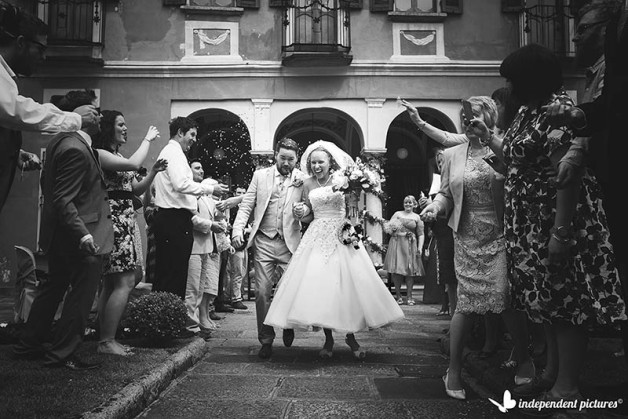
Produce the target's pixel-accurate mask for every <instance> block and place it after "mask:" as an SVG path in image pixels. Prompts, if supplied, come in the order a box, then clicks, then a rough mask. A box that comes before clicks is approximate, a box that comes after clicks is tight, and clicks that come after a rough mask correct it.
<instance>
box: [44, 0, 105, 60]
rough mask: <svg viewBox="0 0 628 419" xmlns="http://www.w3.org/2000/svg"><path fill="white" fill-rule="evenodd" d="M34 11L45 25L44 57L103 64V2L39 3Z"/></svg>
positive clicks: (62, 0) (60, 0)
mask: <svg viewBox="0 0 628 419" xmlns="http://www.w3.org/2000/svg"><path fill="white" fill-rule="evenodd" d="M37 12H38V16H39V18H41V19H42V20H43V21H44V22H46V23H47V24H48V45H49V49H48V53H47V57H50V58H53V59H55V58H73V59H88V60H92V61H102V39H103V15H104V12H103V1H102V0H38V10H37Z"/></svg>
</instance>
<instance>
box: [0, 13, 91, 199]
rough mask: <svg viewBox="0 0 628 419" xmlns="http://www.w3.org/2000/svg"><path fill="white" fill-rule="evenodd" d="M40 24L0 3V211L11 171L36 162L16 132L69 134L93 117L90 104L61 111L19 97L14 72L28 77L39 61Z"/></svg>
mask: <svg viewBox="0 0 628 419" xmlns="http://www.w3.org/2000/svg"><path fill="white" fill-rule="evenodd" d="M46 32H47V27H46V25H45V24H44V23H43V22H42V21H41V20H39V19H37V18H36V17H34V16H32V15H29V14H27V13H25V12H24V11H22V10H20V9H17V8H16V7H14V6H11V5H9V4H5V3H3V4H0V211H1V210H2V207H3V206H4V203H5V201H6V198H7V195H8V194H9V190H10V188H11V184H12V183H13V177H14V176H15V169H16V167H20V168H21V169H22V170H34V169H38V168H40V166H41V163H40V161H39V158H38V157H37V155H35V154H33V153H28V152H26V151H24V150H22V149H21V145H22V137H21V133H20V132H19V131H39V132H48V133H58V132H73V131H77V130H78V129H80V128H81V127H82V126H84V125H86V124H90V123H93V122H94V121H95V120H96V118H97V116H98V113H97V112H96V109H95V108H94V107H93V106H91V105H87V106H81V107H79V108H77V109H75V110H74V111H73V112H63V111H61V110H59V109H58V108H57V107H55V106H54V105H52V104H43V105H42V104H39V103H37V102H35V101H34V100H32V99H30V98H26V97H24V96H21V95H20V94H19V93H18V89H17V85H16V84H15V78H16V77H17V76H16V73H17V74H20V75H24V76H30V75H31V73H32V72H33V70H34V68H35V67H36V65H37V64H38V63H39V62H41V61H42V60H43V58H44V57H45V50H46Z"/></svg>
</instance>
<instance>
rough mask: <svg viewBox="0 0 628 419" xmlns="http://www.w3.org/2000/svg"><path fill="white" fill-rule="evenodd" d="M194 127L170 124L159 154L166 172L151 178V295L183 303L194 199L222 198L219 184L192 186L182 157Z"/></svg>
mask: <svg viewBox="0 0 628 419" xmlns="http://www.w3.org/2000/svg"><path fill="white" fill-rule="evenodd" d="M197 131H198V127H197V125H196V122H195V121H194V120H193V119H191V118H186V117H177V118H174V119H173V120H171V121H170V141H169V142H168V144H167V145H166V146H165V147H164V148H163V149H162V150H161V153H159V157H158V158H159V159H166V161H168V168H167V169H166V170H164V171H163V172H159V173H158V174H157V176H155V180H154V181H153V182H154V185H155V206H156V207H157V212H156V214H155V218H154V221H153V232H154V233H155V245H156V248H157V249H156V267H155V280H154V283H153V291H167V292H171V293H173V294H176V295H178V296H179V297H181V299H183V300H185V287H186V282H187V275H188V263H189V260H190V255H191V253H192V244H193V243H194V237H193V234H192V215H194V214H195V213H196V212H197V208H198V205H197V197H198V196H201V195H211V194H217V195H218V194H222V193H224V192H225V191H227V186H226V185H223V184H216V185H208V184H205V183H199V182H195V181H194V179H193V174H192V169H191V168H190V165H189V164H188V160H187V157H186V155H185V153H186V152H187V151H188V149H189V148H190V146H191V145H192V143H194V142H195V141H196V134H197Z"/></svg>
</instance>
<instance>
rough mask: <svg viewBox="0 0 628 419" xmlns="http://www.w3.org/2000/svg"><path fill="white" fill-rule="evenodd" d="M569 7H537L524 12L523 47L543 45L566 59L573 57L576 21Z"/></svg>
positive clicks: (528, 8)
mask: <svg viewBox="0 0 628 419" xmlns="http://www.w3.org/2000/svg"><path fill="white" fill-rule="evenodd" d="M574 17H575V16H574V15H573V14H572V9H571V7H570V6H569V5H564V6H555V5H535V6H531V7H527V8H526V9H525V10H524V12H523V16H522V19H523V33H522V45H527V44H531V43H536V44H541V45H543V46H545V47H547V48H549V49H551V50H552V51H554V52H555V53H557V54H559V55H562V56H564V57H572V56H573V55H574V54H575V47H574V44H573V42H572V39H573V36H574V28H575V21H574Z"/></svg>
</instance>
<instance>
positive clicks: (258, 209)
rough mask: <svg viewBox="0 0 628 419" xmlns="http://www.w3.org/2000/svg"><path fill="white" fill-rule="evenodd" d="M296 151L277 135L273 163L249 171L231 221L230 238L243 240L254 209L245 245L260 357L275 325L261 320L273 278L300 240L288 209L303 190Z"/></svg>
mask: <svg viewBox="0 0 628 419" xmlns="http://www.w3.org/2000/svg"><path fill="white" fill-rule="evenodd" d="M298 152H299V146H298V144H297V143H296V142H295V141H294V140H291V139H290V138H284V139H282V140H279V142H278V143H277V146H276V148H275V161H276V164H275V165H274V166H271V167H268V168H266V169H261V170H257V171H256V172H255V173H254V174H253V179H252V180H251V184H250V185H249V189H248V190H247V191H246V193H245V194H244V198H243V199H242V202H241V203H240V207H239V208H238V215H237V216H236V219H235V221H234V223H233V233H232V244H233V246H234V247H235V248H239V247H241V246H242V245H243V244H244V237H243V231H244V228H245V227H246V224H247V222H248V220H249V216H250V215H251V212H253V211H254V212H253V217H254V221H253V228H252V229H251V235H250V237H249V239H248V243H247V248H248V247H251V246H252V247H253V264H254V266H255V307H256V314H257V337H258V339H259V341H260V343H261V344H262V348H261V349H260V351H259V353H258V355H259V357H260V358H262V359H266V358H270V356H271V354H272V352H273V347H272V345H273V340H274V339H275V330H274V329H273V328H272V327H271V326H267V325H265V324H264V319H265V317H266V313H268V308H269V307H270V294H271V291H272V288H273V280H274V279H277V276H279V277H280V276H281V274H282V273H283V272H284V271H285V270H286V267H287V266H288V262H290V258H291V257H292V254H293V253H294V252H295V250H297V246H298V245H299V242H300V241H301V225H300V223H299V220H297V219H295V217H294V216H293V215H292V204H293V203H294V202H300V201H301V193H302V192H303V178H304V174H303V173H302V172H301V171H300V170H298V169H295V166H296V164H297V159H298V157H299V156H298V154H299V153H298ZM275 274H278V275H275ZM293 340H294V330H293V329H286V330H284V331H283V343H284V345H286V346H290V345H292V341H293Z"/></svg>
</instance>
